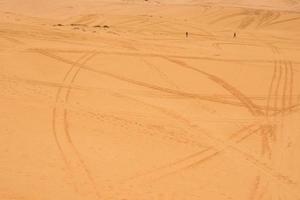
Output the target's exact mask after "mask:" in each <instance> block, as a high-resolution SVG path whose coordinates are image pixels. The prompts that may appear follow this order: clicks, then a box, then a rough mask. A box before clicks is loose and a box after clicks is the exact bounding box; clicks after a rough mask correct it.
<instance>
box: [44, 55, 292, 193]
mask: <svg viewBox="0 0 300 200" xmlns="http://www.w3.org/2000/svg"><path fill="white" fill-rule="evenodd" d="M45 55H46V54H45ZM48 55H50V57H52V58H53V57H57V56H53V55H51V54H49V53H48ZM58 59H59V60H61V61H62V62H65V63H69V64H70V63H71V64H72V63H73V62H72V61H69V60H67V59H64V58H61V57H59V56H58ZM80 66H81V69H86V70H88V71H90V72H94V73H97V74H99V75H105V76H108V77H111V78H114V79H116V80H120V81H124V82H127V83H131V84H134V85H139V86H142V87H146V88H151V89H155V90H160V91H161V89H163V91H164V92H167V93H176V94H177V93H178V91H175V92H174V91H173V90H170V89H165V88H160V87H159V86H153V85H151V84H148V83H144V82H141V81H136V80H133V79H130V78H126V77H122V76H119V75H116V74H112V73H109V72H106V71H101V70H96V69H93V68H91V67H88V66H87V65H84V64H83V65H80ZM179 94H181V93H180V92H179ZM203 135H204V136H206V137H208V138H209V139H210V140H211V141H213V143H214V144H213V145H212V146H214V147H215V148H216V149H217V150H218V152H214V155H211V156H212V157H214V156H215V155H218V154H220V153H219V152H222V151H223V150H224V149H226V148H229V149H230V150H233V151H234V152H236V153H238V154H239V155H241V156H242V157H241V158H242V159H243V160H244V161H247V162H248V163H249V164H251V165H252V166H253V167H255V168H257V169H259V170H260V171H262V172H264V174H266V175H268V176H269V177H271V178H273V179H274V180H275V181H278V182H279V183H281V184H283V185H287V186H290V185H291V184H293V183H294V182H293V181H292V180H290V179H289V177H287V176H284V175H282V174H280V173H279V172H277V171H275V170H274V169H272V168H270V167H269V166H267V165H266V164H265V163H263V162H261V161H260V160H258V159H257V158H255V157H254V156H252V155H250V154H248V153H247V152H244V151H243V150H241V149H240V148H238V147H237V146H236V145H235V143H233V142H230V141H224V140H222V139H219V138H215V137H213V136H211V135H210V134H207V133H203ZM206 160H207V159H206ZM198 161H199V160H198ZM179 170H182V169H179ZM288 188H289V187H288Z"/></svg>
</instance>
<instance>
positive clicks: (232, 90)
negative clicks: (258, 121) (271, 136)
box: [165, 57, 262, 116]
mask: <svg viewBox="0 0 300 200" xmlns="http://www.w3.org/2000/svg"><path fill="white" fill-rule="evenodd" d="M165 59H166V60H168V61H170V62H172V63H175V64H177V65H179V66H181V67H183V68H186V69H190V70H193V71H196V72H198V73H201V74H202V75H205V76H206V77H207V78H208V79H210V80H212V81H213V82H215V83H216V84H218V85H220V86H221V87H223V88H224V89H225V90H226V91H228V92H229V93H231V94H232V95H233V96H235V97H236V98H237V99H238V100H239V101H240V102H241V103H242V104H243V105H244V106H245V107H246V108H247V109H248V110H249V111H250V113H251V114H252V115H254V116H259V115H262V112H261V110H260V109H259V108H258V107H257V106H256V105H255V104H254V103H253V102H252V101H251V100H250V99H249V98H248V97H246V96H245V95H244V94H243V93H242V92H241V91H239V90H238V89H236V88H235V87H233V86H232V85H230V84H228V83H227V82H225V81H224V80H223V79H221V78H219V77H217V76H215V75H213V74H209V73H207V72H205V71H202V70H200V69H198V68H195V67H192V66H189V65H187V64H186V63H184V62H182V61H178V60H173V59H170V58H167V57H165Z"/></svg>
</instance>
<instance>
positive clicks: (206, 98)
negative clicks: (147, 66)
mask: <svg viewBox="0 0 300 200" xmlns="http://www.w3.org/2000/svg"><path fill="white" fill-rule="evenodd" d="M37 52H38V53H40V54H42V55H45V56H48V57H50V58H54V59H56V60H58V61H61V62H64V63H67V64H74V62H73V61H69V60H67V59H64V58H62V57H60V56H56V55H53V54H51V53H49V52H45V51H44V50H42V51H41V50H39V51H37ZM81 66H82V67H81V68H82V69H85V70H88V71H90V72H94V73H97V74H100V75H104V76H108V77H111V78H114V79H117V80H119V81H122V82H127V83H130V84H133V85H137V86H141V87H144V88H148V89H152V90H156V91H160V92H163V93H168V94H173V95H178V96H182V97H185V98H192V99H198V100H203V101H210V102H216V103H222V104H227V105H233V106H242V107H244V106H247V105H244V104H245V103H244V102H242V104H241V103H239V102H232V101H228V100H225V99H222V98H218V97H209V96H201V95H198V94H195V93H187V92H183V91H180V90H175V89H169V88H165V87H160V86H157V85H153V84H149V83H146V82H142V81H137V80H133V79H130V78H126V77H123V76H119V75H116V74H113V73H110V72H106V71H101V70H96V69H93V68H90V67H88V66H86V65H81ZM211 78H212V79H213V80H214V81H215V82H220V83H219V84H221V85H222V84H224V83H223V82H222V81H221V80H219V79H217V78H215V77H211ZM222 86H224V87H226V88H228V89H231V92H233V93H235V92H236V91H235V90H233V89H232V88H229V87H230V86H228V84H224V85H222ZM232 90H233V91H232ZM236 95H239V93H237V94H236ZM239 98H243V96H242V97H240V96H239ZM257 109H259V108H257Z"/></svg>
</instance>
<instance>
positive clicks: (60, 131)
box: [52, 54, 100, 199]
mask: <svg viewBox="0 0 300 200" xmlns="http://www.w3.org/2000/svg"><path fill="white" fill-rule="evenodd" d="M94 56H95V54H92V55H90V56H89V54H85V55H84V56H82V57H80V58H79V59H78V60H77V61H76V62H75V63H74V64H73V65H72V66H71V67H70V69H69V70H68V72H67V73H66V74H65V76H64V79H63V84H66V85H68V87H67V88H66V87H60V88H59V89H58V90H57V94H56V100H55V107H54V108H53V118H52V125H53V135H54V138H55V142H56V145H57V146H58V148H59V151H60V154H61V155H62V157H63V160H64V162H65V164H66V167H67V169H68V172H69V174H70V175H71V178H72V181H73V184H74V186H75V189H76V191H77V192H79V194H81V195H82V196H85V197H91V198H92V199H100V195H99V193H98V191H97V188H96V184H95V181H94V179H93V177H92V175H91V173H90V171H89V169H88V168H87V166H86V164H85V163H84V160H83V158H82V157H81V155H80V153H79V151H78V150H77V148H76V146H75V145H74V143H73V141H72V137H71V135H70V132H69V124H68V120H67V116H68V110H67V109H66V107H65V105H66V104H67V103H68V100H69V96H70V92H71V90H72V87H71V84H72V83H73V82H74V80H75V79H76V76H77V75H78V73H79V71H80V67H79V65H80V64H85V63H86V62H88V61H89V60H90V59H91V58H92V57H94ZM59 101H62V106H61V104H60V103H59Z"/></svg>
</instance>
